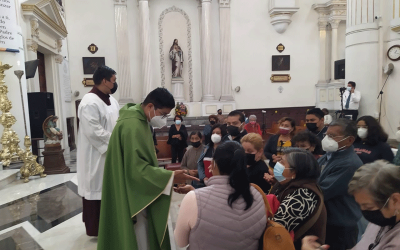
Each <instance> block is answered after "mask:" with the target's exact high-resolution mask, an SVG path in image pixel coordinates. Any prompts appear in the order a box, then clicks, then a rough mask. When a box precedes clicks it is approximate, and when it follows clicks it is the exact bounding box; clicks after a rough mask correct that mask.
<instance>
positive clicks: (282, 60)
mask: <svg viewBox="0 0 400 250" xmlns="http://www.w3.org/2000/svg"><path fill="white" fill-rule="evenodd" d="M288 70H290V55H287V56H272V71H288Z"/></svg>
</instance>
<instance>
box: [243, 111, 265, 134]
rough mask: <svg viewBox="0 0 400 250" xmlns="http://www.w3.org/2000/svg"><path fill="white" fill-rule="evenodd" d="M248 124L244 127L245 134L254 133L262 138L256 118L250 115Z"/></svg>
mask: <svg viewBox="0 0 400 250" xmlns="http://www.w3.org/2000/svg"><path fill="white" fill-rule="evenodd" d="M249 121H250V122H249V123H248V124H246V125H245V126H244V129H245V130H246V131H247V133H256V134H259V135H261V136H262V132H261V127H260V124H258V123H257V116H255V115H250V117H249Z"/></svg>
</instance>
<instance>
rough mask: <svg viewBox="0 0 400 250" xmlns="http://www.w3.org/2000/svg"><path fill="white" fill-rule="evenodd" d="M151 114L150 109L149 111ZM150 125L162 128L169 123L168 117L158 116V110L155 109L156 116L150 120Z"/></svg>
mask: <svg viewBox="0 0 400 250" xmlns="http://www.w3.org/2000/svg"><path fill="white" fill-rule="evenodd" d="M149 116H150V111H149ZM150 125H151V126H152V127H154V128H162V127H164V126H166V125H167V118H162V116H156V110H154V117H153V118H151V120H150Z"/></svg>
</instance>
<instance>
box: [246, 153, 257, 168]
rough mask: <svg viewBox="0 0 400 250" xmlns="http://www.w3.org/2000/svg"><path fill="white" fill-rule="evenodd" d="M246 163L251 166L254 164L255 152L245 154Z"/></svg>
mask: <svg viewBox="0 0 400 250" xmlns="http://www.w3.org/2000/svg"><path fill="white" fill-rule="evenodd" d="M246 158H247V165H250V166H253V165H254V164H256V155H255V154H246Z"/></svg>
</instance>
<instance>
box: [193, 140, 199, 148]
mask: <svg viewBox="0 0 400 250" xmlns="http://www.w3.org/2000/svg"><path fill="white" fill-rule="evenodd" d="M200 145H201V142H200V141H197V142H192V146H193V147H195V148H198V147H200Z"/></svg>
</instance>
